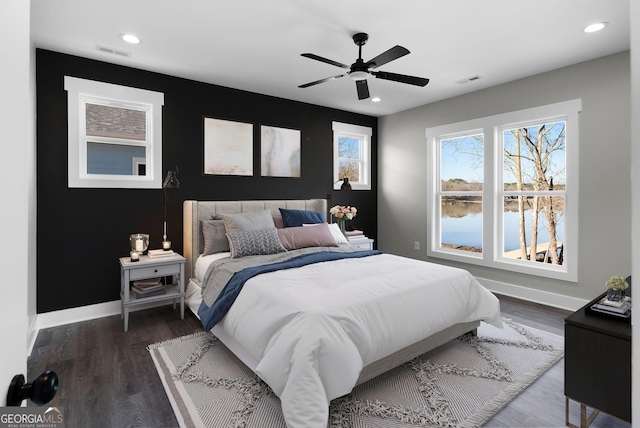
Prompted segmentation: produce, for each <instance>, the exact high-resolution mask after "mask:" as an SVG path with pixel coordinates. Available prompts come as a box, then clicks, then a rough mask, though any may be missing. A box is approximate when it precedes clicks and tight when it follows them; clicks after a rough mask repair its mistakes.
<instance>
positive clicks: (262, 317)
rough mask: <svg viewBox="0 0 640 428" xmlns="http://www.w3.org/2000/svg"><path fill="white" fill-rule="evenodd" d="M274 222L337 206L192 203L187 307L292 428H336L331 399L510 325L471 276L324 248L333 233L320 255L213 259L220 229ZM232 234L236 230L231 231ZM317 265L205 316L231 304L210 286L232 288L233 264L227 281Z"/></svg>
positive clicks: (269, 281)
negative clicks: (243, 273) (265, 389)
mask: <svg viewBox="0 0 640 428" xmlns="http://www.w3.org/2000/svg"><path fill="white" fill-rule="evenodd" d="M281 209H284V211H281ZM265 213H270V215H271V216H272V218H273V221H274V223H273V225H274V226H276V228H277V229H281V228H282V227H283V225H282V219H281V216H282V214H287V215H289V214H290V213H317V214H318V215H319V216H320V217H321V218H322V220H324V218H325V215H326V213H327V201H326V200H325V199H309V200H282V201H185V202H184V204H183V214H184V217H183V222H184V225H183V231H184V232H183V233H184V256H185V258H186V264H185V274H186V279H187V280H188V285H187V296H186V302H187V304H188V307H189V308H190V309H191V310H192V311H193V313H194V314H196V315H197V316H198V317H199V318H201V320H202V321H203V323H204V325H206V326H209V327H210V326H212V327H211V331H212V332H213V334H215V335H216V336H217V337H218V339H219V340H220V341H221V342H222V343H224V344H225V345H226V346H227V347H228V348H229V349H230V350H231V351H232V352H233V353H234V354H235V355H236V356H237V357H238V358H239V359H240V360H241V361H242V362H243V363H244V364H246V365H247V366H248V367H249V368H250V369H251V370H253V371H254V372H255V373H256V374H257V375H258V376H259V377H260V378H262V379H263V380H264V381H265V382H266V383H267V384H268V385H269V386H270V387H271V389H272V390H273V391H274V392H275V393H276V395H278V396H279V397H280V399H281V403H282V409H283V414H284V417H285V421H286V422H287V426H289V427H305V428H310V427H319V428H320V427H326V426H327V420H328V405H329V402H330V401H331V400H332V399H334V398H338V397H340V396H342V395H345V394H347V393H349V392H350V391H351V389H352V388H353V387H354V386H356V385H358V384H360V383H362V382H365V381H367V380H369V379H372V378H374V377H376V376H378V375H379V374H382V373H384V372H386V371H388V370H390V369H392V368H394V367H397V366H398V365H400V364H402V363H404V362H407V361H409V360H411V359H413V358H415V357H416V356H418V355H421V354H423V353H425V352H427V351H429V350H431V349H433V348H436V347H438V346H440V345H442V344H444V343H446V342H448V341H450V340H452V339H454V338H456V337H459V336H460V335H462V334H464V333H467V332H470V331H474V330H475V329H476V328H477V327H478V326H479V324H480V321H485V322H488V323H491V324H493V325H497V326H499V325H500V309H499V302H498V299H497V298H496V297H495V296H493V294H491V293H490V292H489V291H488V290H486V289H485V288H483V287H482V286H481V285H480V284H479V283H478V282H477V281H476V280H475V279H474V278H473V276H471V275H470V274H469V273H468V272H466V271H464V270H461V269H456V268H451V267H447V266H442V265H437V264H432V263H427V262H423V261H417V260H413V259H408V258H404V257H399V256H394V255H390V254H384V253H378V252H377V251H364V250H361V249H359V248H355V247H352V246H348V245H344V243H342V244H340V243H338V241H339V239H338V238H337V237H336V241H335V242H336V243H337V244H338V245H337V246H335V245H331V246H327V247H324V245H325V241H324V238H325V237H326V236H325V235H322V236H323V238H322V239H320V241H319V242H320V245H319V246H317V247H312V248H298V247H296V246H295V245H294V246H293V247H291V248H288V251H286V252H281V253H278V254H272V255H265V256H262V255H252V254H249V256H248V257H238V259H231V258H230V257H229V255H230V253H228V252H226V251H219V252H216V250H215V248H214V249H213V253H212V248H211V242H212V241H211V239H212V238H211V223H213V222H215V221H214V220H217V221H218V222H219V221H220V219H221V218H224V221H227V220H228V219H230V218H232V219H234V220H235V217H242V216H244V215H246V216H261V218H264V216H265V215H266V214H265ZM250 218H253V217H250ZM243 221H244V220H243ZM318 223H321V222H320V221H318ZM322 223H323V224H318V225H317V226H318V227H313V228H311V227H304V226H309V225H306V224H305V225H297V226H296V227H295V228H293V227H292V228H285V229H288V230H285V231H282V230H280V231H279V232H278V233H280V235H278V236H280V237H281V238H282V236H283V235H282V233H284V232H294V231H295V232H296V233H297V231H298V230H299V231H300V232H301V233H302V232H308V230H310V229H314V230H318V231H320V230H322V233H323V234H326V232H325V229H328V230H333V228H332V227H331V226H332V225H327V224H326V223H324V222H322ZM232 224H233V223H232ZM218 226H219V225H218ZM226 226H227V229H228V227H229V223H226ZM298 226H303V227H298ZM301 229H305V230H301ZM228 230H229V229H228ZM243 233H244V231H240V232H236V231H233V233H230V234H229V241H230V242H231V250H232V252H233V251H235V253H234V255H238V254H239V253H238V248H241V247H240V243H238V242H240V241H238V239H239V238H237V237H236V235H239V236H241V237H242V236H245V235H243ZM260 233H262V230H261V231H260ZM265 233H266V229H265ZM272 233H273V230H271V232H269V234H272ZM317 233H318V234H320V232H317ZM205 235H206V236H207V237H208V239H205ZM269 236H271V235H269ZM285 236H286V235H285ZM205 241H208V242H205ZM236 241H238V242H236ZM281 241H282V242H285V241H286V239H284V238H283V239H282V240H281ZM234 243H235V244H234ZM234 245H235V247H234ZM287 245H291V243H289V242H288V243H287ZM327 245H328V244H327ZM205 246H207V247H208V248H205ZM205 250H206V251H205ZM298 253H300V254H298ZM203 254H207V255H206V256H205V255H203ZM241 255H242V254H241ZM317 257H326V258H327V259H326V260H324V259H322V260H316V259H317ZM263 258H265V260H267V261H268V263H267V262H266V261H265V262H263V261H262V259H263ZM306 258H309V259H310V260H311V259H313V260H314V261H310V262H308V264H300V265H298V264H295V265H292V266H289V265H287V267H286V268H284V269H281V270H276V269H272V270H266V272H264V273H260V272H262V271H260V272H258V273H256V274H255V275H254V276H248V279H246V280H245V282H244V283H243V284H242V287H243V288H241V290H242V291H241V292H239V291H238V292H237V294H235V295H234V299H235V300H232V304H225V310H228V312H224V313H223V315H222V316H220V315H217V318H216V316H214V317H213V319H214V320H216V319H217V320H216V321H215V323H214V324H212V322H213V321H211V319H210V318H209V315H207V314H206V312H204V311H203V309H204V310H208V309H213V307H214V306H216V305H218V306H219V305H220V303H219V301H220V300H221V299H223V298H224V297H227V296H226V295H224V293H225V292H226V289H224V290H222V291H221V290H220V289H216V287H218V285H211V284H214V281H213V280H212V279H213V277H215V276H216V275H222V277H223V278H225V280H226V279H228V278H229V277H231V275H233V272H238V271H239V270H240V268H239V267H234V268H233V269H236V270H235V271H234V270H233V269H231V268H229V271H230V272H227V273H226V276H225V275H223V274H219V273H218V272H219V271H221V272H224V271H225V269H226V268H227V267H229V266H235V265H234V263H236V262H238V263H240V266H244V265H242V263H245V262H246V263H249V264H250V265H251V266H253V265H255V264H260V265H261V266H259V267H258V268H264V266H262V264H266V265H267V266H268V267H269V269H271V268H270V266H275V265H277V264H278V263H291V262H292V261H295V262H296V263H297V261H298V260H302V259H305V260H306ZM257 259H260V260H258V261H254V260H257ZM285 259H286V260H285ZM305 263H307V262H305ZM214 266H215V268H214ZM246 270H249V268H247V269H246ZM233 276H234V277H236V276H240V275H233ZM212 289H213V290H214V291H215V292H214V295H215V296H217V297H216V299H217V300H216V301H215V303H212V302H213V300H212V298H211V290H212ZM223 295H224V296H223ZM226 306H229V307H228V308H226ZM210 307H211V308H210ZM200 315H203V316H200ZM205 320H207V322H206V323H205ZM205 328H206V329H208V328H207V327H205Z"/></svg>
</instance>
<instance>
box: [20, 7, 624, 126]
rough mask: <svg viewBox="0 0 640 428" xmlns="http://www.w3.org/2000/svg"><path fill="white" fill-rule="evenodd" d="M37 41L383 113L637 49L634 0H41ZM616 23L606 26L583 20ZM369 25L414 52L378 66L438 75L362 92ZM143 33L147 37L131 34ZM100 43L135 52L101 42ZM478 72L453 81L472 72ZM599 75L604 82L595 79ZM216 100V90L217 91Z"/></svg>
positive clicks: (370, 52)
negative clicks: (360, 37) (359, 77)
mask: <svg viewBox="0 0 640 428" xmlns="http://www.w3.org/2000/svg"><path fill="white" fill-rule="evenodd" d="M31 4H32V10H31V14H32V23H31V32H32V37H33V42H34V44H35V46H36V47H39V48H44V49H49V50H53V51H57V52H63V53H67V54H72V55H79V56H83V57H87V58H92V59H97V60H101V61H106V62H111V63H116V64H122V65H126V66H130V67H135V68H140V69H144V70H151V71H155V72H160V73H165V74H168V75H172V76H178V77H183V78H188V79H193V80H197V81H201V82H206V83H212V84H216V85H221V86H226V87H231V88H238V89H242V90H246V91H251V92H256V93H260V94H266V95H271V96H276V97H282V98H287V99H291V100H297V101H302V102H307V103H312V104H317V105H322V106H327V107H333V108H338V109H342V110H347V111H352V112H358V113H363V114H368V115H372V116H384V115H387V114H391V113H395V112H398V111H402V110H406V109H409V108H412V107H416V106H420V105H424V104H428V103H431V102H434V101H438V100H442V99H446V98H450V97H453V96H457V95H461V94H464V93H468V92H473V91H477V90H479V89H483V88H487V87H490V86H495V85H498V84H501V83H504V82H509V81H513V80H516V79H520V78H523V77H527V76H531V75H534V74H539V73H542V72H545V71H549V70H553V69H556V68H560V67H564V66H568V65H571V64H576V63H579V62H583V61H588V60H591V59H594V58H599V57H602V56H606V55H609V54H613V53H617V52H621V51H625V50H628V49H629V48H630V39H629V1H628V0H483V1H479V0H439V1H436V0H402V1H398V2H389V1H383V0H342V1H320V0H316V1H312V0H277V1H267V0H233V1H225V2H223V1H212V0H182V1H176V0H108V1H96V0H55V1H53V0H32V1H31ZM596 21H606V22H608V23H609V25H608V26H607V27H606V28H605V29H604V30H603V31H600V32H599V33H593V34H586V33H583V32H582V29H583V28H584V27H585V26H586V25H588V24H590V23H593V22H596ZM358 32H365V33H368V34H369V41H368V43H367V44H366V45H365V46H363V55H362V56H363V59H364V60H365V61H368V60H370V59H372V58H373V57H375V56H377V55H379V54H380V53H382V52H384V51H386V50H387V49H389V48H391V47H393V46H395V45H401V46H404V47H405V48H407V49H409V50H410V51H411V53H410V54H409V55H407V56H404V57H402V58H399V59H397V60H395V61H392V62H389V63H388V64H386V65H384V66H382V67H380V68H379V69H378V71H379V70H383V71H388V72H392V73H400V74H408V75H413V76H419V77H427V78H429V79H431V81H430V82H429V84H428V85H427V86H425V87H418V86H412V85H406V84H402V83H397V82H391V81H385V80H382V79H376V78H373V77H370V78H369V90H370V92H371V96H372V97H373V96H379V97H381V98H382V102H380V103H372V102H371V101H370V100H362V101H360V100H358V98H357V94H356V88H355V83H354V82H353V81H352V80H351V79H349V78H348V77H345V78H342V79H337V80H333V81H330V82H326V83H323V84H320V85H316V86H313V87H310V88H306V89H300V88H298V85H301V84H303V83H308V82H311V81H315V80H320V79H323V78H326V77H330V76H335V75H338V74H342V73H343V72H344V71H345V70H343V69H341V68H338V67H334V66H332V65H329V64H325V63H322V62H318V61H314V60H311V59H308V58H304V57H302V56H300V54H301V53H305V52H310V53H314V54H316V55H319V56H322V57H325V58H329V59H332V60H335V61H337V62H341V63H344V64H347V65H350V64H351V63H353V62H354V61H355V59H356V58H357V56H358V47H357V46H356V45H355V44H354V43H353V40H352V39H351V37H352V35H353V34H355V33H358ZM123 33H134V34H136V35H137V36H138V37H140V39H142V43H140V44H138V45H131V44H128V43H125V42H124V41H122V40H121V39H120V38H119V36H120V35H121V34H123ZM96 45H100V46H104V47H107V48H111V49H114V50H120V51H125V52H128V53H130V54H131V55H130V57H123V56H118V55H114V54H108V53H104V52H99V51H98V50H97V48H96ZM476 75H479V76H481V79H479V80H476V81H474V82H469V83H465V84H458V83H455V82H456V81H458V80H461V79H465V78H468V77H471V76H476ZM594 84H597V81H595V82H594ZM212 102H215V100H212Z"/></svg>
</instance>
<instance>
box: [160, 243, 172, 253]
mask: <svg viewBox="0 0 640 428" xmlns="http://www.w3.org/2000/svg"><path fill="white" fill-rule="evenodd" d="M162 249H163V250H164V251H169V250H170V249H171V241H162Z"/></svg>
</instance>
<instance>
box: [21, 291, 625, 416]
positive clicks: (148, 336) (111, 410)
mask: <svg viewBox="0 0 640 428" xmlns="http://www.w3.org/2000/svg"><path fill="white" fill-rule="evenodd" d="M498 297H499V298H500V302H501V309H502V314H503V316H505V317H507V318H510V319H513V320H514V321H515V322H518V323H521V324H523V325H527V326H529V327H532V328H537V329H539V330H544V331H548V332H551V333H554V334H557V335H560V336H563V335H564V318H565V317H566V316H568V315H569V314H570V312H568V311H563V310H561V309H556V308H550V307H547V306H544V305H539V304H535V303H531V302H525V301H521V300H518V299H515V298H512V297H507V296H498ZM200 331H202V326H201V324H200V321H199V320H198V319H197V318H196V317H195V316H194V315H193V314H192V313H191V312H190V311H185V317H184V320H181V319H180V315H179V310H174V309H173V308H172V306H171V305H168V306H163V307H159V308H153V309H149V310H145V311H138V312H132V313H131V314H130V319H129V331H128V332H126V333H125V332H124V329H123V324H122V320H121V319H120V316H119V315H116V316H112V317H105V318H100V319H96V320H90V321H83V322H80V323H75V324H69V325H65V326H60V327H54V328H50V329H44V330H41V331H40V332H39V334H38V337H37V338H36V341H35V346H34V349H33V351H32V353H31V357H29V360H28V377H29V379H33V378H34V377H35V376H36V375H38V374H39V373H41V372H42V371H44V370H45V369H49V370H53V371H55V372H56V373H57V374H58V376H59V379H60V381H59V390H58V393H57V395H56V397H55V398H54V400H53V401H52V402H51V404H52V405H56V406H60V407H63V409H64V415H65V422H66V423H67V426H69V427H88V426H91V427H94V426H100V427H176V426H178V422H177V420H176V418H175V415H174V414H173V411H172V409H171V405H170V403H169V399H168V398H167V395H166V393H165V391H164V388H163V386H162V382H161V381H160V378H159V377H158V374H157V372H156V370H155V367H154V365H153V362H152V360H151V357H150V355H149V352H148V351H147V350H146V347H147V346H148V345H150V344H152V343H157V342H161V341H164V340H168V339H172V338H175V337H180V336H184V335H188V334H192V333H195V332H200ZM28 404H29V405H32V404H31V403H28ZM564 417H565V414H564V360H562V361H560V362H559V363H558V364H556V365H555V366H554V367H553V368H551V369H550V370H549V371H548V372H547V373H545V374H544V375H543V376H542V377H541V378H540V379H538V380H537V381H536V382H535V383H534V384H533V385H531V386H530V387H529V388H528V389H526V390H525V391H524V392H523V393H522V394H520V396H518V397H516V398H515V399H514V400H513V401H512V402H511V403H509V404H508V405H507V406H506V407H505V408H504V409H503V410H502V411H501V412H500V413H498V414H497V415H496V416H495V417H494V418H493V419H491V420H490V421H489V422H488V423H487V424H486V427H509V428H515V427H535V428H540V427H564V426H565V424H564ZM571 418H572V421H573V422H574V423H576V422H577V421H578V420H579V409H578V406H577V405H575V406H573V407H572V408H571ZM629 426H630V425H629V424H628V423H626V422H623V421H620V420H617V419H615V418H613V417H611V416H608V415H606V414H600V415H598V417H596V419H595V420H594V422H593V424H592V428H603V427H607V428H628V427H629ZM265 428H266V427H265Z"/></svg>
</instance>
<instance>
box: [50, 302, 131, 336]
mask: <svg viewBox="0 0 640 428" xmlns="http://www.w3.org/2000/svg"><path fill="white" fill-rule="evenodd" d="M119 313H120V300H114V301H112V302H105V303H98V304H95V305H87V306H80V307H78V308H70V309H63V310H60V311H53V312H45V313H43V314H38V323H37V324H38V329H42V328H49V327H57V326H59V325H64V324H71V323H74V322H80V321H87V320H93V319H96V318H102V317H109V316H111V315H118V314H119Z"/></svg>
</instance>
